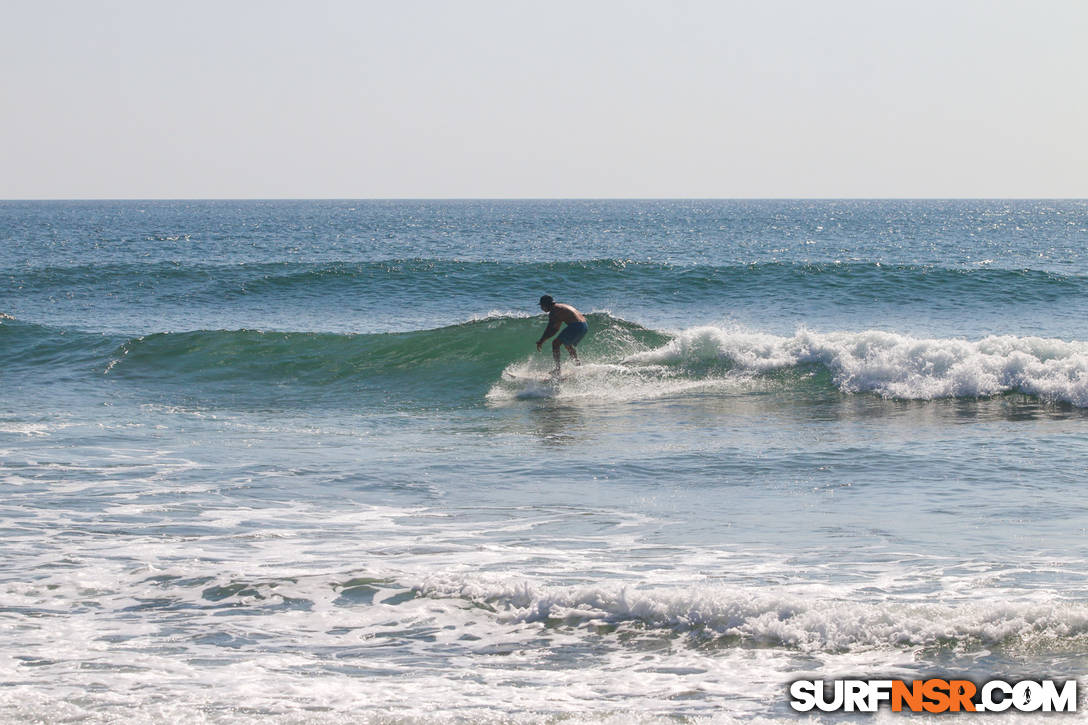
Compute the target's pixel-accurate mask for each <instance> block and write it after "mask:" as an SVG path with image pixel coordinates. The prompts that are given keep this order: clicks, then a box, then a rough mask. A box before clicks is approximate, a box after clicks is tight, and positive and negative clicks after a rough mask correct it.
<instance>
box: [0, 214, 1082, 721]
mask: <svg viewBox="0 0 1088 725" xmlns="http://www.w3.org/2000/svg"><path fill="white" fill-rule="evenodd" d="M1085 242H1088V204H1085V202H1083V201H1076V200H1072V201H1070V200H1066V201H1060V200H1056V201H1045V200H1044V201H1005V200H994V201H986V200H979V201H940V200H933V201H875V200H868V201H685V200H672V201H524V202H492V201H441V202H440V201H349V200H343V201H306V202H304V201H297V202H290V201H288V202H271V201H269V202H263V201H252V202H225V201H224V202H194V201H183V202H171V201H157V202H138V201H132V202H108V201H103V202H0V382H2V393H0V491H2V492H3V495H2V496H0V536H2V537H3V541H4V555H3V557H0V643H2V646H0V722H11V723H16V722H18V723H22V722H86V723H107V722H117V721H119V720H128V721H132V722H163V721H171V722H174V721H180V722H208V723H251V722H268V721H273V722H287V723H349V722H350V723H356V722H373V723H461V722H464V723H468V722H472V723H475V722H519V723H554V722H576V723H621V722H623V723H627V722H641V723H657V722H662V723H664V722H692V723H703V722H708V723H709V722H730V723H732V722H754V723H762V722H780V721H795V720H801V721H805V722H812V721H829V722H830V721H838V720H841V719H843V718H842V716H839V715H834V714H825V715H814V714H802V713H797V712H794V711H793V710H792V709H791V708H790V707H789V704H788V701H789V698H788V696H787V692H788V686H789V683H790V682H792V681H794V680H797V679H825V680H830V679H835V678H853V677H865V678H899V679H907V680H910V679H918V678H927V677H949V678H964V679H971V680H973V681H975V682H982V681H985V680H987V679H991V678H1001V679H1005V680H1018V679H1024V678H1031V679H1044V678H1053V679H1060V680H1064V679H1067V678H1077V677H1080V676H1081V673H1082V672H1083V671H1084V670H1085V667H1086V666H1088V574H1086V572H1088V545H1086V543H1085V538H1084V531H1085V529H1086V527H1088V507H1086V505H1085V504H1084V502H1083V491H1082V488H1083V481H1084V474H1085V471H1086V470H1088V457H1086V453H1085V452H1086V451H1088V446H1086V443H1088V322H1086V320H1088V257H1086V256H1085V250H1086V249H1088V245H1086V244H1085ZM544 293H548V294H552V295H554V296H555V297H556V298H557V299H558V300H560V301H563V302H569V303H571V304H573V305H575V306H576V307H578V308H579V309H580V310H581V311H582V312H584V313H586V315H587V318H588V320H589V325H590V333H589V335H588V336H587V337H586V339H585V340H584V342H583V343H582V344H580V345H579V356H580V357H581V358H582V359H583V361H584V364H583V365H581V366H573V365H570V364H568V362H567V361H566V359H565V355H564V365H563V374H562V376H560V377H559V378H552V377H550V376H549V375H548V371H549V369H550V367H551V356H550V354H548V353H549V351H548V350H545V351H544V352H543V353H537V352H536V350H535V345H534V344H533V343H534V341H535V340H536V339H537V338H538V337H539V335H540V332H541V330H542V329H543V327H544V324H545V318H544V317H543V316H542V315H540V314H539V313H538V310H537V308H536V305H535V303H536V299H537V298H538V297H539V296H540V295H541V294H544ZM1081 684H1082V687H1081V691H1082V692H1084V691H1085V688H1084V683H1081ZM1081 705H1082V707H1081V708H1080V709H1081V710H1083V703H1081ZM900 717H902V716H900V715H896V714H893V713H890V712H883V713H881V714H880V715H878V716H876V719H877V720H878V721H881V722H884V721H891V720H897V719H899V718H900ZM993 717H994V716H992V715H991V716H987V717H986V719H987V720H991V719H993ZM1029 717H1032V716H1030V715H1023V716H1015V715H1013V716H1008V717H999V718H998V719H999V720H1001V721H1005V720H1011V721H1019V720H1021V719H1023V720H1027V719H1028V718H1029ZM1079 717H1080V716H1079V715H1077V716H1074V717H1073V719H1077V718H1079ZM921 719H923V720H926V719H927V717H922V718H921ZM964 719H965V720H966V721H971V720H972V719H973V718H971V717H964Z"/></svg>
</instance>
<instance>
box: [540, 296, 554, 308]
mask: <svg viewBox="0 0 1088 725" xmlns="http://www.w3.org/2000/svg"><path fill="white" fill-rule="evenodd" d="M554 304H555V300H553V299H552V296H551V295H544V296H543V297H541V298H540V306H541V307H551V306H552V305H554Z"/></svg>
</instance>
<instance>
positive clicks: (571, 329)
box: [555, 322, 589, 347]
mask: <svg viewBox="0 0 1088 725" xmlns="http://www.w3.org/2000/svg"><path fill="white" fill-rule="evenodd" d="M587 332H589V325H588V324H586V323H585V322H568V323H567V327H566V329H564V330H563V331H562V332H560V333H559V337H557V338H555V339H556V340H558V341H559V342H561V343H563V344H564V345H570V346H571V347H574V346H575V345H577V344H578V343H579V342H581V341H582V338H583V337H585V336H586V333H587Z"/></svg>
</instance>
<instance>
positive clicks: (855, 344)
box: [624, 327, 1088, 407]
mask: <svg viewBox="0 0 1088 725" xmlns="http://www.w3.org/2000/svg"><path fill="white" fill-rule="evenodd" d="M624 363H626V364H629V365H668V366H671V367H681V368H683V367H691V366H705V365H707V364H713V363H720V364H724V365H728V366H730V367H731V368H732V369H733V370H734V371H736V370H740V371H748V372H753V373H768V372H772V371H776V370H782V369H786V368H791V367H796V366H802V365H820V366H822V367H824V368H826V369H827V370H828V371H829V372H830V374H831V376H832V379H833V381H834V384H835V385H836V387H838V388H839V390H841V391H842V392H845V393H876V394H878V395H881V396H884V397H888V398H901V399H919V400H932V399H935V398H953V397H982V396H992V395H999V394H1002V393H1009V392H1019V393H1025V394H1029V395H1037V396H1040V397H1042V398H1045V399H1048V400H1053V401H1060V402H1065V403H1070V404H1072V405H1075V406H1078V407H1088V343H1086V342H1081V341H1070V342H1067V341H1063V340H1056V339H1047V338H1041V337H1014V336H1011V335H995V336H989V337H986V338H983V339H981V340H977V341H971V340H966V339H959V338H916V337H911V336H908V335H901V334H897V333H894V332H885V331H881V330H866V331H863V332H829V333H817V332H810V331H808V330H804V329H802V330H798V331H797V332H796V333H795V334H794V335H793V336H791V337H784V336H778V335H771V334H765V333H759V332H747V331H729V330H724V329H721V328H718V327H696V328H691V329H688V330H684V331H683V332H681V333H679V334H678V335H676V336H675V337H674V338H673V339H672V340H670V341H669V342H668V343H666V344H664V345H662V346H660V347H657V348H655V349H651V350H646V351H642V352H636V353H633V354H631V355H629V356H627V357H626V358H625V360H624Z"/></svg>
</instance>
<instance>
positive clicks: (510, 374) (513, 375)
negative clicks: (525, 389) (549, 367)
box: [502, 370, 569, 385]
mask: <svg viewBox="0 0 1088 725" xmlns="http://www.w3.org/2000/svg"><path fill="white" fill-rule="evenodd" d="M502 375H503V377H504V378H506V379H507V380H512V381H514V382H520V383H540V384H541V385H554V384H556V383H558V382H560V381H561V380H566V379H567V378H568V377H569V375H554V374H553V375H544V376H543V377H541V376H540V375H539V374H536V373H522V372H514V371H511V370H504V371H503V373H502Z"/></svg>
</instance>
